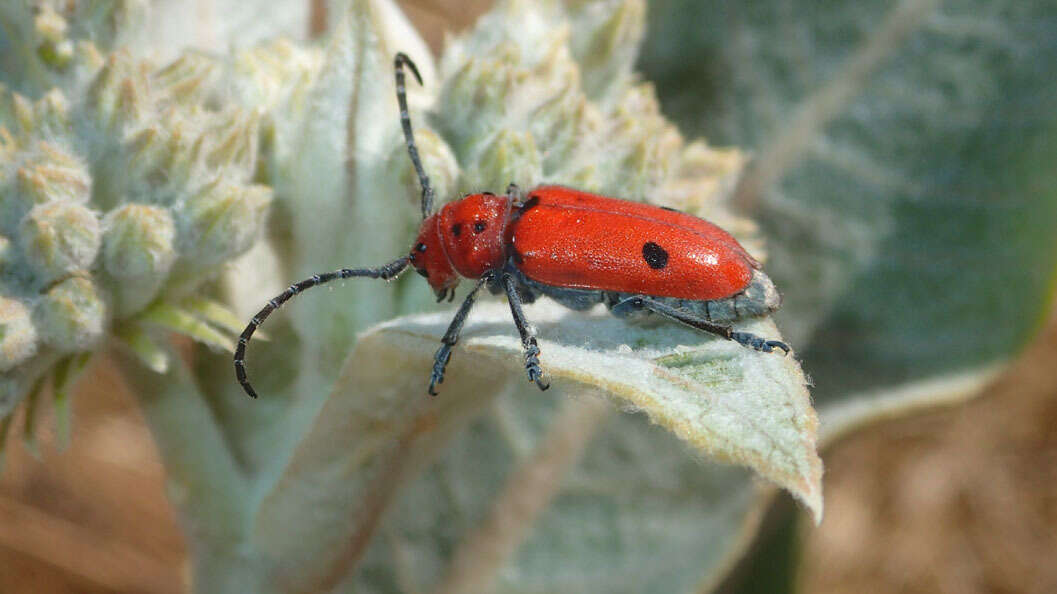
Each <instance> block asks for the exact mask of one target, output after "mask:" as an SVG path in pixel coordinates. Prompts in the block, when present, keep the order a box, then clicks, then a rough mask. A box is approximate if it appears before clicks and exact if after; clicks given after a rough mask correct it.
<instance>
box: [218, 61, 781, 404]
mask: <svg viewBox="0 0 1057 594" xmlns="http://www.w3.org/2000/svg"><path fill="white" fill-rule="evenodd" d="M405 65H406V66H407V67H409V68H410V69H411V71H412V73H413V74H414V75H415V78H416V79H418V81H419V83H420V84H421V82H422V80H421V77H420V76H419V74H418V70H417V68H415V65H414V63H413V62H411V60H410V59H409V58H408V57H407V56H405V55H404V54H397V55H396V58H395V60H394V67H395V74H396V91H397V102H398V104H399V106H400V115H401V125H402V127H403V131H404V137H405V141H406V144H407V148H408V153H409V155H410V157H411V162H412V164H413V165H414V167H415V170H416V173H417V174H418V178H419V183H420V185H421V188H422V216H423V219H424V220H423V222H422V225H421V227H420V228H419V233H418V238H417V239H416V241H415V243H414V246H413V247H412V249H411V252H410V254H409V255H407V256H402V257H400V258H397V259H396V260H394V261H392V262H390V263H388V264H385V265H383V266H379V267H377V268H364V269H348V268H343V269H341V270H337V271H334V272H329V273H325V274H318V275H314V276H312V277H311V278H308V279H305V280H303V281H300V282H298V283H295V284H293V285H290V287H289V288H287V289H286V291H284V292H283V293H281V294H280V295H278V296H276V297H275V298H273V299H272V300H270V301H269V302H268V304H267V305H265V306H264V308H262V309H261V311H260V312H258V313H257V315H256V316H254V317H253V319H252V320H251V321H250V323H249V324H248V325H247V326H246V329H245V330H243V332H242V335H241V336H240V337H239V342H238V347H237V348H236V350H235V376H236V378H237V379H238V381H239V383H240V384H241V385H242V387H243V388H244V389H245V391H246V393H247V394H249V395H250V396H252V397H254V398H256V393H255V392H254V390H253V388H252V387H251V385H250V383H249V380H248V378H247V376H246V370H245V350H246V345H247V344H248V343H249V340H250V337H251V336H252V335H253V333H254V331H255V330H256V329H257V327H259V326H260V324H261V323H262V322H263V321H264V319H265V318H266V317H267V316H268V315H270V314H271V312H272V311H274V310H275V309H277V308H278V307H280V306H281V305H282V304H283V303H285V302H286V301H288V300H289V299H290V298H292V297H293V296H294V295H296V294H298V293H300V292H302V291H304V290H306V289H309V288H312V287H315V286H318V285H320V284H323V283H326V282H330V281H332V280H335V279H339V278H353V277H369V278H382V279H386V280H388V279H391V278H394V277H395V276H397V275H399V274H400V273H401V272H403V271H404V270H405V269H406V268H407V267H408V265H409V264H410V265H411V266H412V267H413V268H414V269H415V271H416V272H418V273H419V274H420V275H422V276H424V277H426V279H427V280H428V281H429V284H430V286H431V287H432V288H433V290H434V291H435V293H436V295H437V300H438V301H440V300H442V299H444V298H445V297H453V296H454V289H455V286H456V285H458V283H459V280H460V278H467V279H473V280H475V281H476V284H475V285H474V287H473V289H472V290H471V291H470V293H469V294H468V295H467V296H466V298H465V299H464V301H463V303H462V305H461V306H460V307H459V310H458V312H457V313H456V314H455V318H454V319H453V320H452V323H451V325H450V326H449V327H448V331H447V332H446V333H445V335H444V337H443V338H442V339H441V346H440V348H439V349H438V350H437V353H436V355H435V357H434V365H433V371H432V374H431V376H430V383H429V388H428V392H429V393H430V394H433V395H436V391H435V389H436V385H437V384H439V383H441V382H443V381H444V370H445V367H446V365H447V363H448V361H449V360H450V358H451V349H452V347H454V346H455V344H456V342H457V341H458V339H459V333H460V331H461V330H462V326H463V324H464V323H465V321H466V317H467V315H468V314H469V312H470V309H471V307H472V306H473V304H474V302H475V300H476V297H477V294H478V292H479V291H480V289H481V288H482V287H484V286H487V287H488V289H489V290H490V291H491V292H492V293H505V294H506V297H507V300H508V302H509V304H510V311H511V315H512V316H513V318H514V324H515V326H516V327H517V329H518V332H519V334H520V336H521V342H522V346H523V347H524V351H525V369H526V371H527V373H528V377H529V380H531V381H534V382H535V383H536V384H537V385H538V386H539V387H540V388H541V389H547V387H548V384H547V383H545V382H544V381H543V379H542V376H543V372H542V369H541V367H540V364H539V353H540V350H539V346H538V345H537V342H536V338H535V335H534V332H533V329H532V327H531V326H530V325H529V324H528V321H527V320H526V319H525V315H524V312H523V310H522V302H530V303H531V302H532V301H534V300H535V299H536V298H538V297H540V296H546V297H550V298H552V299H554V300H556V301H558V302H559V303H561V304H562V305H565V306H567V307H570V308H572V309H576V310H582V309H587V308H589V307H593V306H595V305H598V304H600V303H601V304H604V305H605V306H606V307H608V308H609V310H610V311H611V312H612V313H613V314H614V315H617V316H620V317H637V316H643V315H660V316H662V317H665V318H668V319H671V320H674V321H677V322H680V323H682V324H685V325H687V326H690V327H692V328H695V329H698V330H703V331H706V332H711V333H713V334H717V335H719V336H722V337H724V338H727V339H730V340H734V341H736V342H738V343H740V344H742V345H744V346H747V347H750V348H753V349H756V350H758V351H763V352H772V351H774V349H780V350H782V351H784V352H786V353H788V352H789V347H788V346H786V345H785V343H782V342H780V341H776V340H765V339H763V338H760V337H758V336H756V335H754V334H750V333H748V332H739V331H735V330H734V329H733V328H732V327H731V326H730V323H732V322H734V321H737V320H741V319H746V318H750V317H759V316H764V315H768V314H770V313H771V312H773V311H775V310H776V309H778V307H779V305H780V304H781V298H780V297H779V295H778V292H777V290H775V288H774V285H773V283H772V282H771V280H770V279H769V278H768V277H767V275H766V274H764V273H763V271H762V270H761V269H760V264H759V262H757V261H756V260H755V259H753V257H752V256H751V255H749V253H748V252H747V251H745V249H744V248H743V247H742V246H741V244H739V243H738V242H737V240H735V239H734V238H733V237H732V236H731V235H730V234H729V233H727V232H726V231H724V230H722V229H720V228H719V227H717V226H715V225H713V224H712V223H709V222H707V221H704V220H701V219H698V218H696V217H693V216H690V215H687V214H684V213H681V212H678V211H675V210H672V209H667V208H663V207H657V206H652V205H648V204H643V203H639V202H630V201H627V200H619V199H615V198H609V197H606V196H599V195H597V194H590V193H587V192H582V191H579V190H574V189H571V188H566V187H562V186H553V185H547V186H539V187H537V188H534V189H532V190H530V191H528V192H525V193H522V192H521V191H520V190H519V189H518V188H517V186H515V185H513V184H511V185H510V187H509V188H507V192H506V194H505V195H503V196H497V195H495V194H492V193H487V192H486V193H481V194H471V195H468V196H465V197H463V198H462V199H460V200H457V201H454V202H451V203H449V204H447V205H445V206H444V207H443V208H441V210H440V211H439V212H437V213H435V214H434V213H432V212H431V211H432V203H433V189H432V187H431V185H430V183H429V177H428V176H427V175H426V173H425V171H424V170H423V168H422V163H421V160H420V159H419V156H418V150H417V147H416V145H415V140H414V134H413V133H412V129H411V121H410V117H409V115H408V109H407V99H406V93H405V88H404V72H403V67H404V66H405Z"/></svg>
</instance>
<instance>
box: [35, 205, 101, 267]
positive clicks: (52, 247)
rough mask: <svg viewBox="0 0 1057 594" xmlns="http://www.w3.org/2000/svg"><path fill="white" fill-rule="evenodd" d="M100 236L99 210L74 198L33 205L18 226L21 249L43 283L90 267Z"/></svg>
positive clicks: (96, 251) (97, 249)
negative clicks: (66, 200)
mask: <svg viewBox="0 0 1057 594" xmlns="http://www.w3.org/2000/svg"><path fill="white" fill-rule="evenodd" d="M100 238H101V230H100V226H99V219H98V218H97V217H96V214H95V213H94V212H93V211H92V210H91V209H89V208H87V207H85V206H82V205H80V204H75V203H71V202H49V203H47V204H42V205H39V206H36V207H34V208H33V210H31V211H29V214H27V215H26V217H25V219H23V221H22V224H21V225H20V229H19V241H20V243H21V246H20V247H21V249H22V253H23V255H24V256H25V258H26V261H27V262H28V263H29V264H30V266H31V267H32V271H33V274H34V277H35V278H37V279H38V282H39V283H40V284H41V285H46V284H48V283H51V282H53V281H55V280H57V279H59V278H61V277H63V276H66V275H68V274H71V273H73V272H77V271H79V270H85V269H87V268H88V267H89V266H90V265H91V264H92V261H93V260H95V256H96V254H97V253H98V252H99V243H100Z"/></svg>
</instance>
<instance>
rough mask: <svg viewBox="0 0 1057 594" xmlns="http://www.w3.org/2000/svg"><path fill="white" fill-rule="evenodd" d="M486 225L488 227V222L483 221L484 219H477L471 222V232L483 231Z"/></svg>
mask: <svg viewBox="0 0 1057 594" xmlns="http://www.w3.org/2000/svg"><path fill="white" fill-rule="evenodd" d="M487 227H488V224H487V223H485V222H484V221H477V222H476V223H474V224H473V232H474V233H480V232H481V231H484V230H485V229H486V228H487Z"/></svg>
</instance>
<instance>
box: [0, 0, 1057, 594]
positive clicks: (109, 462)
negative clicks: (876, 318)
mask: <svg viewBox="0 0 1057 594" xmlns="http://www.w3.org/2000/svg"><path fill="white" fill-rule="evenodd" d="M403 4H404V6H405V9H406V11H407V13H408V15H409V16H410V17H411V19H412V20H413V21H414V22H415V24H416V25H417V26H418V27H419V28H420V30H422V31H423V32H424V35H425V37H426V40H427V41H428V42H429V43H430V45H431V46H432V47H433V48H434V50H435V51H439V49H440V47H441V45H442V42H443V31H444V30H445V28H448V29H458V28H462V27H465V26H467V25H469V24H470V23H472V22H473V19H474V18H475V17H476V15H477V14H479V13H480V12H481V11H483V10H484V9H485V8H486V7H487V6H488V5H489V4H490V2H487V1H485V0H472V1H458V0H418V1H414V2H405V3H403ZM79 387H80V390H79V393H78V394H77V396H76V398H75V402H74V414H73V418H74V429H73V432H72V440H71V442H72V446H71V447H69V448H67V449H65V450H59V449H57V448H56V447H55V444H54V439H53V436H52V435H51V433H50V430H51V424H50V422H49V421H47V420H45V422H44V423H43V424H42V432H41V433H42V434H41V437H40V443H39V457H34V456H33V455H31V454H29V453H28V452H27V451H26V449H25V448H24V447H22V445H21V435H20V433H19V432H18V431H17V430H15V431H12V435H11V436H9V442H8V443H9V447H8V448H7V450H8V451H7V453H6V465H5V468H4V472H3V474H2V475H0V593H6V592H37V593H50V592H89V593H95V592H98V593H114V592H182V591H184V590H185V589H186V580H187V572H186V562H185V557H186V551H185V548H184V547H185V545H184V542H183V540H182V537H181V534H180V530H179V526H178V519H177V518H176V517H175V516H174V513H173V511H172V510H171V509H170V507H169V505H168V503H167V501H166V496H165V477H164V473H163V471H162V467H161V464H160V462H159V460H158V456H157V453H156V451H155V450H154V446H153V444H152V441H151V438H150V434H149V432H148V430H147V428H146V426H145V425H144V422H143V418H142V416H141V415H140V414H139V412H138V410H137V408H136V405H135V402H134V401H133V400H132V398H131V397H130V395H129V394H128V393H127V391H126V390H125V388H124V386H123V385H122V383H121V380H120V378H118V377H117V376H116V375H115V374H114V373H113V371H112V370H111V369H110V367H109V366H108V365H107V363H106V361H105V360H104V361H97V362H96V363H95V364H94V365H93V366H92V367H91V368H90V369H89V370H88V371H87V373H86V374H85V376H84V377H83V378H82V381H81V383H80V386H79ZM18 426H19V422H18V421H17V420H16V423H15V427H18ZM824 459H825V463H826V477H825V490H826V491H825V492H826V507H827V511H826V519H825V521H824V522H823V524H822V526H821V527H820V528H811V527H805V528H804V530H803V540H804V547H803V550H802V551H801V552H800V555H801V559H802V560H803V564H802V567H801V571H800V576H799V584H800V589H801V591H803V592H952V593H953V592H956V593H965V594H972V593H977V592H980V593H983V592H999V593H1004V592H1010V593H1014V592H1016V593H1021V592H1023V593H1033V592H1039V593H1043V592H1057V320H1055V322H1052V323H1050V324H1049V326H1048V327H1047V329H1046V330H1045V331H1044V332H1043V333H1041V334H1040V336H1039V337H1038V339H1037V340H1036V341H1035V342H1034V343H1033V344H1032V345H1031V346H1030V347H1029V348H1028V349H1027V350H1026V351H1025V352H1024V353H1023V355H1022V356H1021V358H1020V359H1019V360H1018V361H1017V363H1016V364H1015V365H1013V366H1012V367H1011V368H1010V369H1009V370H1008V371H1007V372H1006V373H1005V374H1003V376H1002V377H1001V378H999V379H998V380H997V381H996V382H995V383H994V384H993V385H992V386H990V387H989V388H988V389H987V390H986V391H985V395H984V396H983V397H981V398H980V399H978V400H976V401H974V402H972V403H970V404H968V405H965V406H962V407H958V408H954V409H947V410H940V411H936V412H932V413H928V414H925V415H921V416H918V417H916V418H913V419H909V420H903V421H897V422H889V423H885V424H882V425H879V426H876V427H873V428H870V429H867V430H865V431H862V432H860V433H858V434H856V435H855V436H853V437H851V438H848V439H846V440H844V441H842V442H840V443H838V444H836V445H835V446H833V447H831V448H829V449H828V450H827V451H825V452H824Z"/></svg>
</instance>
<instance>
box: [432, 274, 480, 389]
mask: <svg viewBox="0 0 1057 594" xmlns="http://www.w3.org/2000/svg"><path fill="white" fill-rule="evenodd" d="M489 278H490V276H488V275H486V276H484V277H482V278H481V280H479V281H477V284H476V285H474V287H473V289H471V290H470V294H469V295H467V296H466V299H464V300H463V302H462V305H460V306H459V311H457V312H455V317H454V318H452V320H451V324H448V331H447V332H445V333H444V336H443V338H441V339H440V342H441V345H440V348H439V349H437V352H436V353H435V354H434V355H433V372H432V373H430V376H429V390H428V391H429V395H430V396H436V395H437V390H436V388H437V384H442V383H444V369H445V368H446V367H447V366H448V361H451V349H452V347H454V346H455V344H456V343H457V342H459V333H460V332H462V326H463V324H465V323H466V317H467V316H469V315H470V309H471V308H472V307H473V304H474V302H475V301H477V292H478V291H480V290H481V287H483V286H484V284H485V283H487V282H488V280H489Z"/></svg>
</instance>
